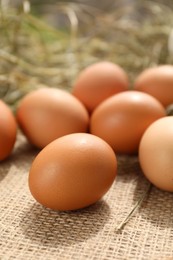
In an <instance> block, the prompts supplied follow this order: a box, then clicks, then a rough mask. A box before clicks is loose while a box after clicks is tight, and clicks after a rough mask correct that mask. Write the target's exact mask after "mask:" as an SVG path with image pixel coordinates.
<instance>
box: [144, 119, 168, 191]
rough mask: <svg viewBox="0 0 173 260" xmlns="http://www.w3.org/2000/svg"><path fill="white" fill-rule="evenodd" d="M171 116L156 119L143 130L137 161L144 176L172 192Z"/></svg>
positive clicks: (157, 185) (159, 186)
mask: <svg viewBox="0 0 173 260" xmlns="http://www.w3.org/2000/svg"><path fill="white" fill-rule="evenodd" d="M172 155H173V117H172V116H170V117H165V118H162V119H159V120H157V121H156V122H154V123H153V124H152V125H150V126H149V128H148V129H147V130H146V131H145V133H144V135H143V137H142V139H141V142H140V146H139V161H140V165H141V168H142V170H143V173H144V175H145V176H146V178H147V179H148V180H149V181H150V182H151V183H152V184H154V185H155V186H156V187H158V188H160V189H162V190H165V191H171V192H173V159H172Z"/></svg>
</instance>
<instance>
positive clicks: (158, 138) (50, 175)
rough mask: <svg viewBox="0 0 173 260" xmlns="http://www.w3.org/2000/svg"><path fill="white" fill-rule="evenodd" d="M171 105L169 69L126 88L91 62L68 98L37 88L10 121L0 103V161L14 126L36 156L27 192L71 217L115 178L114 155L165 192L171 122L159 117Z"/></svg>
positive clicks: (109, 67) (110, 68)
mask: <svg viewBox="0 0 173 260" xmlns="http://www.w3.org/2000/svg"><path fill="white" fill-rule="evenodd" d="M172 103H173V66H172V65H162V66H158V67H155V68H148V69H146V70H145V71H143V72H142V73H141V74H140V75H139V76H138V78H137V79H136V81H135V84H134V88H133V89H130V88H129V81H128V77H127V74H126V73H125V71H124V70H123V69H122V68H121V67H120V66H118V65H116V64H113V63H111V62H99V63H95V64H93V65H90V66H88V67H87V68H86V69H85V70H83V71H82V72H81V73H80V75H79V76H78V78H77V80H76V82H75V84H74V86H73V89H72V92H71V93H69V92H67V91H64V90H60V89H57V88H48V87H45V88H39V89H37V90H34V91H32V92H30V93H29V94H27V95H26V96H25V97H24V98H23V99H22V100H21V102H20V104H19V106H18V108H17V112H16V118H15V117H14V116H13V114H12V112H11V111H10V109H9V108H8V106H7V105H6V104H5V103H4V102H3V101H0V115H1V125H0V160H3V159H5V158H6V157H8V155H9V154H10V153H11V151H12V149H13V146H14V143H15V140H16V131H17V123H18V125H19V127H20V128H21V130H22V131H23V133H24V134H25V136H26V137H27V139H28V141H29V142H30V143H31V144H33V145H34V146H36V147H38V148H40V149H41V151H40V152H39V154H38V155H37V156H36V158H35V159H34V161H33V163H32V166H31V169H30V172H29V188H30V191H31V194H32V195H33V197H34V198H35V199H36V200H37V201H38V202H40V203H41V204H42V205H44V206H46V207H48V208H51V209H54V210H76V209H80V208H83V207H86V206H89V205H90V204H93V203H94V202H96V201H97V200H99V199H100V198H101V197H102V196H103V195H104V194H105V193H106V192H107V191H108V190H109V188H110V187H111V185H112V183H113V181H114V180H115V177H116V175H117V159H116V154H128V155H130V154H138V156H139V162H140V165H141V168H142V170H143V172H144V174H145V176H146V177H147V178H148V179H149V181H150V182H152V183H153V184H154V185H155V186H157V187H158V188H160V189H163V190H167V191H171V192H172V191H173V171H172V169H173V158H172V156H173V117H172V116H169V117H168V116H167V115H166V107H167V106H169V105H170V104H172ZM16 122H17V123H16Z"/></svg>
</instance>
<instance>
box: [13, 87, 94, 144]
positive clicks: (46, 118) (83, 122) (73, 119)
mask: <svg viewBox="0 0 173 260" xmlns="http://www.w3.org/2000/svg"><path fill="white" fill-rule="evenodd" d="M16 116H17V120H18V123H19V125H20V127H21V129H22V131H23V133H24V134H25V135H26V137H27V138H28V140H29V141H30V142H31V143H32V144H33V145H35V146H37V147H39V148H43V147H45V146H46V145H47V144H49V143H50V142H51V141H53V140H55V139H56V138H58V137H61V136H63V135H66V134H71V133H76V132H87V131H88V124H89V115H88V112H87V110H86V108H85V107H84V105H83V104H82V103H81V102H80V101H79V100H78V99H77V98H75V97H74V96H72V95H71V94H70V93H68V92H66V91H63V90H60V89H56V88H48V87H47V88H40V89H38V90H35V91H32V92H31V93H29V94H28V95H26V96H25V97H24V98H23V100H22V101H21V103H20V105H19V107H18V109H17V115H16Z"/></svg>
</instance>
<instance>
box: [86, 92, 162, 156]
mask: <svg viewBox="0 0 173 260" xmlns="http://www.w3.org/2000/svg"><path fill="white" fill-rule="evenodd" d="M164 116H166V112H165V109H164V107H163V106H162V105H161V103H160V102H159V101H158V100H157V99H155V98H154V97H152V96H150V95H148V94H145V93H142V92H139V91H130V90H129V91H125V92H122V93H119V94H116V95H114V96H112V97H110V98H108V99H106V100H105V101H103V102H102V103H101V104H100V105H99V106H98V107H97V108H96V109H95V110H94V112H93V114H92V116H91V120H90V132H91V134H94V135H96V136H99V137H100V138H102V139H103V140H105V141H106V142H107V143H108V144H109V145H110V146H111V147H112V148H113V149H114V151H115V152H117V153H123V154H133V153H137V152H138V146H139V142H140V139H141V137H142V135H143V133H144V131H145V130H146V128H147V127H148V126H149V125H150V124H151V123H152V122H154V121H155V120H157V119H159V118H161V117H164Z"/></svg>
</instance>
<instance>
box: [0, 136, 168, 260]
mask: <svg viewBox="0 0 173 260" xmlns="http://www.w3.org/2000/svg"><path fill="white" fill-rule="evenodd" d="M37 152H38V151H35V150H34V149H33V148H32V147H31V146H29V145H28V143H27V141H26V140H25V138H24V137H23V136H21V135H18V142H17V144H16V147H15V150H14V153H13V154H12V156H11V157H10V158H9V159H8V160H6V161H5V162H2V163H1V166H0V259H2V260H7V259H24V260H33V259H34V260H43V259H47V260H49V259H50V260H55V259H63V260H66V259H73V260H75V259H92V260H97V259H99V260H101V259H107V260H109V259H116V260H118V259H149V260H152V259H157V260H160V259H161V260H166V259H173V194H171V193H168V192H163V191H160V190H158V189H157V188H155V187H152V189H151V192H150V194H149V196H148V197H147V198H146V199H145V200H144V202H143V204H142V206H141V207H140V209H138V210H137V211H136V212H135V214H134V215H133V216H132V218H131V219H130V220H129V222H128V223H127V224H126V226H125V227H124V229H123V230H121V231H120V232H116V227H117V226H118V225H119V224H120V222H121V221H122V220H123V219H124V218H125V217H126V216H127V214H128V213H129V211H130V210H131V208H132V207H133V206H134V204H135V203H136V201H137V200H138V199H139V198H140V196H141V194H142V193H143V192H144V190H145V189H146V187H147V185H148V182H147V181H146V179H145V178H144V177H143V175H142V173H141V171H140V167H139V164H138V160H137V158H136V157H119V158H118V161H119V166H118V176H117V179H116V182H115V183H114V184H113V186H112V187H111V189H110V190H109V192H108V193H107V194H106V195H105V197H104V198H103V199H102V200H101V201H100V202H98V203H96V204H95V205H93V206H91V207H88V208H86V209H83V210H79V211H75V212H55V211H51V210H48V209H45V208H44V207H42V206H41V205H39V204H38V203H37V202H35V200H34V199H33V198H32V197H31V195H30V192H29V189H28V182H27V181H28V171H29V168H30V165H31V162H32V160H33V158H34V156H35V155H36V154H37Z"/></svg>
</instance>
